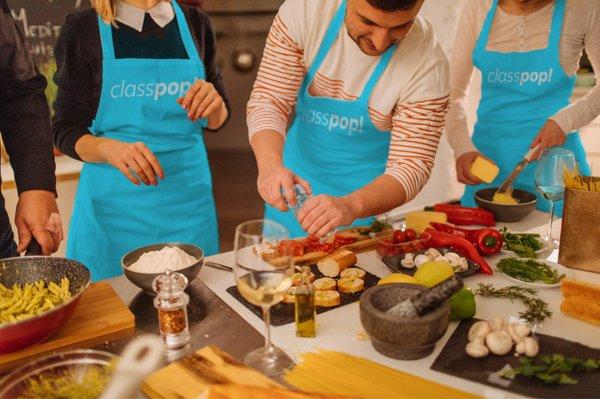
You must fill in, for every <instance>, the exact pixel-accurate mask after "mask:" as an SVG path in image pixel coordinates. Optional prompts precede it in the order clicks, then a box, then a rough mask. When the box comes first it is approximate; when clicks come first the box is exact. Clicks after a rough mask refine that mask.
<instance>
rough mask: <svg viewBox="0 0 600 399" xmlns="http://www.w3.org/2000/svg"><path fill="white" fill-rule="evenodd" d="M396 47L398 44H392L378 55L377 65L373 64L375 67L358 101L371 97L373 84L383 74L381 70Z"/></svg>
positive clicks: (374, 84) (383, 69)
mask: <svg viewBox="0 0 600 399" xmlns="http://www.w3.org/2000/svg"><path fill="white" fill-rule="evenodd" d="M397 47H398V45H396V44H394V45H393V46H391V47H390V48H388V49H387V50H386V51H385V53H383V54H382V55H381V56H380V57H379V62H378V63H377V66H375V69H374V70H373V73H372V74H371V77H370V78H369V80H368V81H367V84H366V85H365V87H364V88H363V91H362V93H361V94H360V97H359V101H362V102H365V103H366V102H368V101H369V98H370V97H371V93H372V92H373V90H374V89H375V86H377V82H378V81H379V78H380V77H381V75H383V72H385V69H386V68H387V67H388V65H389V64H390V61H391V60H392V57H393V56H394V52H395V51H396V48H397Z"/></svg>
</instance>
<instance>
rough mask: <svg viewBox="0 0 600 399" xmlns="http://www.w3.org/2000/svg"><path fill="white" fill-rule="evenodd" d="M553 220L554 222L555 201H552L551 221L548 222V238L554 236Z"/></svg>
mask: <svg viewBox="0 0 600 399" xmlns="http://www.w3.org/2000/svg"><path fill="white" fill-rule="evenodd" d="M552 222H554V201H550V221H549V222H548V232H547V233H546V237H547V238H548V239H551V238H552Z"/></svg>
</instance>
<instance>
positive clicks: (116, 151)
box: [98, 139, 165, 186]
mask: <svg viewBox="0 0 600 399" xmlns="http://www.w3.org/2000/svg"><path fill="white" fill-rule="evenodd" d="M98 151H99V152H100V154H101V157H102V158H103V159H104V160H105V161H106V162H107V163H109V164H111V165H112V166H114V167H115V168H117V169H119V170H120V171H121V172H122V173H123V174H124V175H125V176H126V177H127V178H128V179H129V180H131V182H132V183H133V184H135V185H140V180H141V181H143V182H144V184H146V185H151V184H152V185H154V186H156V185H158V180H157V178H156V177H157V176H158V177H160V178H161V179H164V178H165V175H164V172H163V170H162V167H161V166H160V163H159V162H158V159H157V158H156V156H155V155H154V154H153V153H152V151H150V149H149V148H148V147H147V146H146V145H145V144H144V143H142V142H137V143H124V142H122V141H118V140H112V139H104V140H103V141H102V142H101V143H100V144H99V145H98ZM132 172H133V173H132Z"/></svg>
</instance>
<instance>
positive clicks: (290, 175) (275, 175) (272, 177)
mask: <svg viewBox="0 0 600 399" xmlns="http://www.w3.org/2000/svg"><path fill="white" fill-rule="evenodd" d="M294 184H300V185H301V186H302V188H304V190H305V191H306V193H307V194H308V195H310V194H312V191H311V188H310V184H308V182H307V181H306V180H304V179H302V178H301V177H300V176H298V175H296V174H295V173H294V172H292V171H291V170H289V169H287V168H286V167H284V166H283V165H276V166H270V167H268V168H264V169H263V170H259V172H258V180H257V182H256V185H257V187H258V192H259V194H260V196H261V197H262V199H263V200H265V202H266V203H267V204H269V205H271V206H272V207H274V208H277V209H279V210H280V211H282V212H285V211H287V210H288V207H287V206H285V202H284V201H283V196H282V195H281V187H283V189H284V191H285V196H286V198H287V199H288V202H289V204H290V205H291V206H295V205H296V193H295V192H294Z"/></svg>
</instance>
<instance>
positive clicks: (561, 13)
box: [548, 0, 565, 51]
mask: <svg viewBox="0 0 600 399" xmlns="http://www.w3.org/2000/svg"><path fill="white" fill-rule="evenodd" d="M564 20H565V0H555V1H554V12H553V13H552V25H551V27H550V37H549V38H548V49H556V50H557V51H558V49H559V48H560V36H561V34H562V28H563V23H564Z"/></svg>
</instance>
